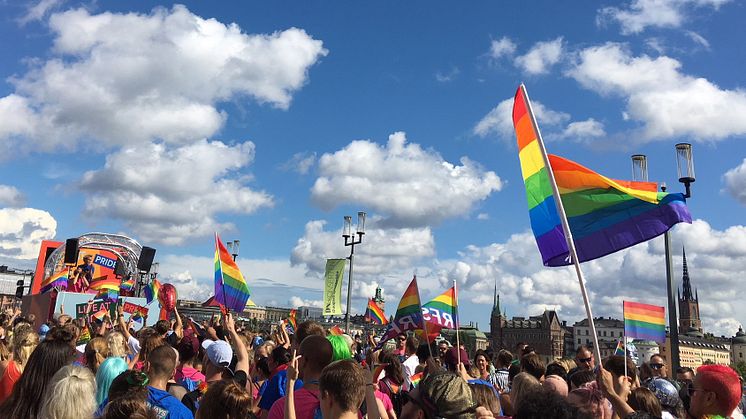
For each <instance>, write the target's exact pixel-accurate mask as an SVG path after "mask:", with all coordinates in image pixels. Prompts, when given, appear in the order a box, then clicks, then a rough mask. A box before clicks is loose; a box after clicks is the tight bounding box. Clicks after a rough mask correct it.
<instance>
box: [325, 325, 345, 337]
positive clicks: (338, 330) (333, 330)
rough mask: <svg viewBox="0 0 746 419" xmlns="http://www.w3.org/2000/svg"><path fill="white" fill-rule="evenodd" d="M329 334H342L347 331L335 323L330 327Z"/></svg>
mask: <svg viewBox="0 0 746 419" xmlns="http://www.w3.org/2000/svg"><path fill="white" fill-rule="evenodd" d="M329 334H330V335H332V336H341V335H344V334H345V332H344V330H342V328H341V327H339V325H338V324H335V325H334V326H332V328H331V329H329Z"/></svg>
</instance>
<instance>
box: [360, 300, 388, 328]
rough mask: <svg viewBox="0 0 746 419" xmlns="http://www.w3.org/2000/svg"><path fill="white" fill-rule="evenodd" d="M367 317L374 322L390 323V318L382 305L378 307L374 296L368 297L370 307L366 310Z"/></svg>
mask: <svg viewBox="0 0 746 419" xmlns="http://www.w3.org/2000/svg"><path fill="white" fill-rule="evenodd" d="M365 318H366V319H368V321H369V322H371V323H373V324H381V325H384V324H388V323H389V320H388V319H387V318H386V315H385V314H384V313H383V310H382V309H381V307H378V304H376V302H375V301H373V299H372V298H369V299H368V308H367V309H366V311H365Z"/></svg>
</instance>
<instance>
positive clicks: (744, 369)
mask: <svg viewBox="0 0 746 419" xmlns="http://www.w3.org/2000/svg"><path fill="white" fill-rule="evenodd" d="M730 367H731V368H733V369H734V370H736V372H737V373H738V375H739V376H740V377H743V378H744V379H746V362H744V361H738V362H736V363H735V364H731V365H730Z"/></svg>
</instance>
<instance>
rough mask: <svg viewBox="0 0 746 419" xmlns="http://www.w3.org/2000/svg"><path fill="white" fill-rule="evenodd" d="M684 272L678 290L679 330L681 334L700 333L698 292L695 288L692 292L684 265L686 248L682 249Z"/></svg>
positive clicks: (687, 271) (687, 270) (686, 268)
mask: <svg viewBox="0 0 746 419" xmlns="http://www.w3.org/2000/svg"><path fill="white" fill-rule="evenodd" d="M683 255H684V262H683V265H684V273H683V276H682V281H681V282H682V285H681V288H682V290H681V291H680V292H679V296H678V297H679V331H680V332H681V333H682V334H694V335H701V334H702V321H701V320H700V319H699V295H698V294H699V293H698V292H697V290H696V289H695V291H694V293H692V283H691V280H690V279H689V268H688V267H687V265H686V249H683Z"/></svg>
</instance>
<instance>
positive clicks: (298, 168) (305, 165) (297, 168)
mask: <svg viewBox="0 0 746 419" xmlns="http://www.w3.org/2000/svg"><path fill="white" fill-rule="evenodd" d="M315 164H316V153H310V152H299V153H295V154H293V157H291V158H290V160H288V161H286V162H285V163H283V164H282V165H280V169H282V170H285V171H294V172H298V174H301V175H306V174H308V172H309V171H311V168H313V165H315Z"/></svg>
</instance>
